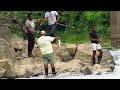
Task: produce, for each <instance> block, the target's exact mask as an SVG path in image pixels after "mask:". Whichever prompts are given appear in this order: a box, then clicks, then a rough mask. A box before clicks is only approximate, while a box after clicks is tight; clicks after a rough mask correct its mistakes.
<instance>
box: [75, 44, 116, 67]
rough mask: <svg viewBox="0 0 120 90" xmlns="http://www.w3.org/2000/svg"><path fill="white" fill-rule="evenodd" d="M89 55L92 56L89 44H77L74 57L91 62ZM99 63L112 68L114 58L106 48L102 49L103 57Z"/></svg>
mask: <svg viewBox="0 0 120 90" xmlns="http://www.w3.org/2000/svg"><path fill="white" fill-rule="evenodd" d="M98 54H99V53H98V52H97V55H96V60H97V56H98ZM91 57H92V49H91V47H90V44H79V45H78V47H77V52H76V55H75V59H79V60H81V61H82V62H84V63H91ZM101 65H102V66H103V67H104V68H111V69H113V68H114V60H113V58H112V56H111V54H110V52H109V51H108V50H105V49H103V58H102V61H101Z"/></svg>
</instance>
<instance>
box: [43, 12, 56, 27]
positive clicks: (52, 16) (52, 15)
mask: <svg viewBox="0 0 120 90" xmlns="http://www.w3.org/2000/svg"><path fill="white" fill-rule="evenodd" d="M57 15H58V13H57V12H56V11H51V12H46V13H45V17H46V18H48V24H49V25H52V24H55V22H56V16H57Z"/></svg>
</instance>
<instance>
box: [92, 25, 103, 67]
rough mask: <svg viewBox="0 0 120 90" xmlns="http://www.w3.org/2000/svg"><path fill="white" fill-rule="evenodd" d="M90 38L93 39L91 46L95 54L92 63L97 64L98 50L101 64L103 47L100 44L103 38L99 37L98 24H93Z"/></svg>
mask: <svg viewBox="0 0 120 90" xmlns="http://www.w3.org/2000/svg"><path fill="white" fill-rule="evenodd" d="M90 40H91V48H92V50H93V55H92V64H93V65H94V64H96V59H95V56H96V51H99V55H98V62H97V63H98V64H100V61H101V59H102V54H103V51H102V48H101V45H100V42H102V40H101V39H100V38H99V36H98V33H97V31H96V25H92V31H91V32H90Z"/></svg>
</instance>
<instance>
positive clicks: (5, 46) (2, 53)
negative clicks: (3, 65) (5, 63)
mask: <svg viewBox="0 0 120 90" xmlns="http://www.w3.org/2000/svg"><path fill="white" fill-rule="evenodd" d="M5 58H9V59H11V60H12V62H15V60H16V57H15V53H14V50H13V48H12V47H11V45H10V44H9V43H8V42H6V41H5V40H4V39H1V38H0V59H5Z"/></svg>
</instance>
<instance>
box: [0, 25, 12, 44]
mask: <svg viewBox="0 0 120 90" xmlns="http://www.w3.org/2000/svg"><path fill="white" fill-rule="evenodd" d="M0 38H1V39H4V40H5V41H6V42H8V43H9V44H11V33H10V30H9V28H8V27H7V26H5V25H1V24H0Z"/></svg>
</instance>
